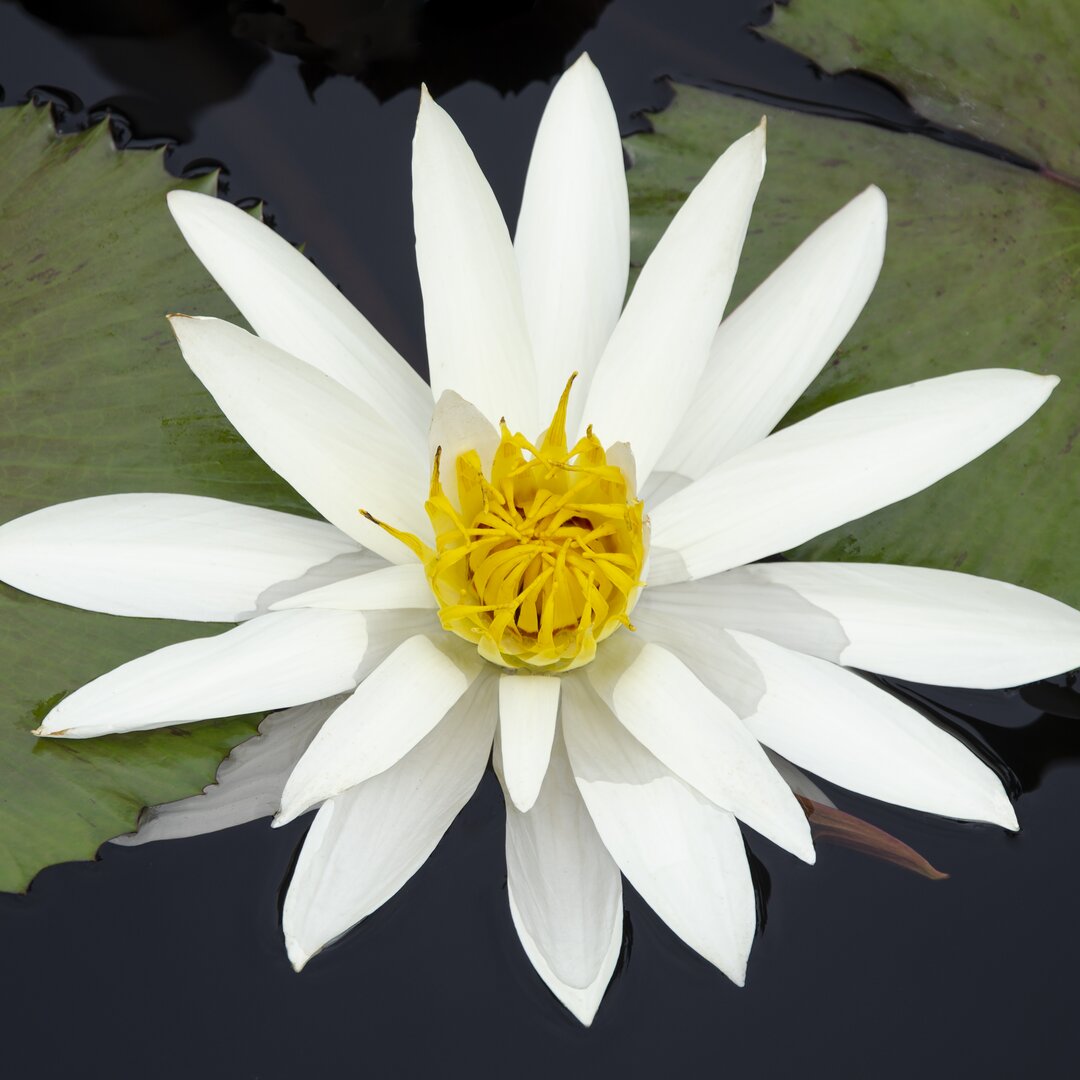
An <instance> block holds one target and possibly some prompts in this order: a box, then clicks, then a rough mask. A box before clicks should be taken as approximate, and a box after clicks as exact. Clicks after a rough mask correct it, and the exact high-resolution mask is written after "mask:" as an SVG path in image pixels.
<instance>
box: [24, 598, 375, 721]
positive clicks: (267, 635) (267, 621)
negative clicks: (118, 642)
mask: <svg viewBox="0 0 1080 1080" xmlns="http://www.w3.org/2000/svg"><path fill="white" fill-rule="evenodd" d="M367 647H368V631H367V622H366V619H365V616H363V615H362V614H360V613H359V612H351V611H279V612H273V613H271V614H269V615H260V616H259V617H258V618H257V619H252V620H251V621H250V622H246V623H243V624H242V625H240V626H238V627H236V628H235V629H234V630H227V631H225V633H223V634H218V635H217V636H216V637H209V638H199V639H197V640H195V641H182V642H180V643H179V644H177V645H168V646H166V647H165V648H164V649H158V650H157V651H156V652H152V653H149V654H148V655H146V656H141V657H139V658H138V659H137V660H132V661H131V662H130V663H127V664H123V665H122V666H120V667H118V668H116V669H115V670H114V671H110V672H109V673H108V674H107V675H102V676H101V678H99V679H95V680H94V681H93V682H91V683H87V684H86V685H85V686H83V687H81V688H80V689H78V690H76V691H75V692H74V693H73V694H69V695H68V696H67V697H66V698H64V699H63V701H61V702H60V704H59V705H57V706H56V708H55V709H53V710H52V712H50V713H49V715H48V716H46V717H45V721H44V723H43V724H42V725H41V727H40V728H39V729H38V731H37V732H36V734H40V735H62V736H63V737H65V738H68V739H88V738H92V737H94V736H97V735H108V734H110V733H112V732H116V731H145V730H147V729H149V728H159V727H167V726H168V725H170V724H186V723H189V722H191V721H193V720H208V719H210V718H212V717H217V716H236V715H239V714H241V713H253V712H264V711H265V710H267V709H280V708H283V707H285V706H289V705H302V704H304V703H305V702H308V701H317V700H319V699H320V698H325V697H330V696H331V695H332V694H339V693H341V692H343V691H345V690H351V689H352V688H353V687H354V686H355V685H356V680H357V673H358V671H359V670H360V666H361V663H362V661H363V659H364V653H365V651H366V649H367Z"/></svg>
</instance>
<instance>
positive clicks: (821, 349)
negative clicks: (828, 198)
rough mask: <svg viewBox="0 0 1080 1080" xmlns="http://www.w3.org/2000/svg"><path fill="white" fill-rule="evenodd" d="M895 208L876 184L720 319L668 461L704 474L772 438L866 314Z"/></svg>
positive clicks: (663, 463)
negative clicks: (889, 216)
mask: <svg viewBox="0 0 1080 1080" xmlns="http://www.w3.org/2000/svg"><path fill="white" fill-rule="evenodd" d="M887 218H888V207H887V205H886V202H885V196H884V195H883V194H882V193H881V191H880V190H879V189H878V188H876V187H870V188H867V190H866V191H864V192H863V193H862V194H861V195H858V196H856V197H855V198H854V199H852V200H851V202H849V203H848V204H847V206H845V207H844V208H843V209H842V210H840V211H838V212H837V213H835V214H834V215H833V216H832V217H831V218H829V220H828V221H826V222H825V224H824V225H822V226H820V227H819V228H818V229H817V230H816V231H815V232H814V233H812V234H811V235H810V236H809V237H808V238H807V239H806V240H805V241H804V242H803V243H802V244H801V245H800V246H799V247H798V248H797V249H796V250H795V252H794V253H793V254H792V255H790V256H789V257H788V258H787V259H786V260H785V261H784V262H783V263H781V264H780V266H779V267H778V268H777V269H776V270H775V271H774V272H773V273H772V274H771V275H770V276H769V277H768V278H767V279H766V280H765V281H764V282H763V283H762V284H761V285H759V286H758V288H757V289H755V290H754V292H753V293H751V294H750V296H749V297H748V298H747V299H746V300H745V301H743V303H742V304H740V305H739V307H738V308H736V309H735V311H733V312H732V313H731V314H730V315H729V316H728V317H727V318H726V319H724V321H723V322H722V323H721V324H720V329H719V330H718V331H717V332H716V337H715V338H713V342H712V350H711V352H710V355H709V363H708V366H707V367H706V369H705V374H704V375H703V376H702V378H701V382H700V383H699V384H698V387H697V391H696V392H695V394H694V398H693V402H692V403H691V405H690V408H689V410H688V411H687V413H686V416H685V417H684V419H683V421H682V423H681V424H680V425H679V429H678V431H677V432H676V433H675V436H674V438H673V439H672V440H671V442H670V443H669V444H668V446H667V448H666V449H665V451H664V453H663V455H662V457H661V459H660V466H659V467H660V468H661V469H666V470H670V471H672V472H676V473H681V474H682V475H684V476H688V477H691V478H697V477H699V476H703V475H704V474H705V473H707V472H708V471H709V469H711V468H712V467H713V466H714V465H718V464H719V463H720V462H721V461H724V460H725V459H727V458H729V457H731V456H732V455H733V454H737V453H738V452H739V451H740V450H745V449H746V447H748V446H752V445H753V444H754V443H756V442H759V441H760V440H761V439H764V438H765V436H766V435H768V434H769V432H770V431H772V429H773V428H774V427H776V425H777V424H778V423H779V422H780V420H781V419H782V418H783V417H784V414H785V413H786V412H787V411H788V409H790V408H791V406H792V405H794V404H795V402H796V401H797V400H798V399H799V396H800V395H801V394H802V392H803V391H804V390H805V389H806V388H807V387H808V386H809V385H810V383H811V382H812V380H813V378H814V376H815V375H817V373H818V372H819V371H820V370H821V369H822V368H823V367H824V366H825V364H826V363H827V361H828V359H829V357H830V356H832V354H833V353H834V352H835V351H836V349H837V347H838V346H839V345H840V343H841V342H842V341H843V340H844V338H845V337H846V336H847V333H848V331H849V330H850V329H851V327H852V326H853V325H854V324H855V320H856V319H857V318H858V317H859V313H860V312H861V311H862V309H863V306H864V305H865V303H866V301H867V299H868V298H869V296H870V293H871V291H872V290H873V288H874V283H875V282H876V281H877V277H878V271H879V270H880V269H881V260H882V257H883V255H884V254H885V224H886V220H887Z"/></svg>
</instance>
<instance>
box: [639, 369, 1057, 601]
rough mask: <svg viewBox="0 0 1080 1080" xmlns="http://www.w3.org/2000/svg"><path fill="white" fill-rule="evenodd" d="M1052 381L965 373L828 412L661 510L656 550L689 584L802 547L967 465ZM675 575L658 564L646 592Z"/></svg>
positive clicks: (757, 448)
mask: <svg viewBox="0 0 1080 1080" xmlns="http://www.w3.org/2000/svg"><path fill="white" fill-rule="evenodd" d="M1057 384H1058V379H1057V377H1056V376H1053V375H1046V376H1043V375H1031V374H1029V373H1028V372H1026V371H1015V370H1009V369H1003V368H997V369H988V370H983V371H962V372H958V373H957V374H955V375H943V376H941V377H940V378H937V379H926V380H924V381H923V382H917V383H912V384H911V385H909V386H900V387H897V388H895V389H893V390H882V391H880V392H878V393H876V394H866V395H864V396H863V397H860V398H855V399H854V400H852V401H844V402H841V403H840V404H839V405H833V406H832V407H830V408H828V409H823V410H822V411H821V412H819V413H815V415H813V416H811V417H809V418H807V419H806V420H803V421H801V422H800V423H798V424H793V425H792V426H791V427H789V428H785V429H784V430H783V431H779V432H777V433H776V434H775V435H771V436H770V437H769V438H767V439H765V440H764V441H763V442H759V443H756V444H755V445H754V446H751V447H750V448H749V449H748V450H744V451H742V453H740V454H736V455H735V456H734V457H733V458H729V459H728V460H727V461H725V462H723V463H722V464H720V465H718V466H717V467H716V468H714V469H712V470H711V471H710V472H708V473H706V474H705V476H703V477H702V478H701V479H700V480H695V481H694V483H692V484H690V485H689V486H688V487H686V488H684V489H683V490H682V491H680V492H679V493H678V494H677V495H673V496H672V497H671V498H670V499H668V500H667V501H666V502H664V503H662V504H661V505H660V506H658V507H656V509H655V510H654V511H653V512H652V544H653V548H654V549H656V548H661V549H667V550H670V551H674V552H677V553H678V555H679V558H680V559H681V563H682V570H683V576H684V577H691V578H699V577H705V576H707V575H709V574H716V573H719V572H720V571H721V570H727V569H729V568H730V567H733V566H741V565H742V564H744V563H748V562H753V561H754V560H755V559H760V558H761V557H762V556H764V555H772V554H774V553H775V552H778V551H783V550H785V549H786V548H790V547H793V546H794V545H795V544H801V543H802V542H803V541H804V540H809V539H810V538H811V537H814V536H817V535H818V534H819V533H823V532H825V531H826V530H827V529H831V528H834V527H836V526H838V525H843V524H844V523H845V522H848V521H852V520H854V519H855V518H858V517H862V516H863V515H864V514H869V513H871V512H872V511H874V510H877V509H880V508H881V507H883V506H888V505H889V504H890V503H894V502H897V501H898V500H900V499H904V498H907V496H909V495H914V494H915V492H917V491H921V490H922V489H923V488H925V487H929V486H930V485H931V484H933V483H935V482H936V481H938V480H940V479H941V478H942V477H943V476H947V475H948V474H949V473H951V472H953V471H955V470H956V469H959V468H960V467H961V466H962V465H966V464H967V463H968V462H969V461H971V460H972V459H973V458H976V457H978V456H979V455H980V454H981V453H983V452H984V451H986V450H988V449H989V448H990V447H991V446H993V445H994V444H995V443H996V442H999V441H1000V440H1001V439H1003V438H1005V436H1006V435H1008V434H1009V433H1010V432H1011V431H1013V430H1014V429H1015V428H1017V427H1019V426H1020V425H1021V424H1022V423H1023V422H1024V421H1025V420H1027V419H1028V417H1030V416H1031V414H1032V413H1034V412H1035V410H1036V409H1038V408H1039V406H1040V405H1042V403H1043V402H1044V401H1045V400H1046V399H1047V397H1048V396H1049V394H1050V392H1051V391H1052V390H1053V389H1054V387H1055V386H1056V385H1057ZM661 567H663V570H664V572H665V576H664V577H663V578H661V577H660V576H659V570H660V569H661ZM672 573H673V567H672V564H670V563H666V562H665V563H661V562H660V561H659V560H657V561H656V562H654V564H653V566H652V572H651V575H650V579H649V584H650V585H660V584H664V583H665V582H666V581H670V580H672V577H671V576H670V575H671V574H672Z"/></svg>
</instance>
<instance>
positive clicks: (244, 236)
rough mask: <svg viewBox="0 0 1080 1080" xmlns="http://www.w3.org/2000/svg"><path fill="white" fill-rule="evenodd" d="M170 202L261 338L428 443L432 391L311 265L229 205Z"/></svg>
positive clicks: (175, 198) (183, 196) (180, 197)
mask: <svg viewBox="0 0 1080 1080" xmlns="http://www.w3.org/2000/svg"><path fill="white" fill-rule="evenodd" d="M168 199H169V209H170V210H171V211H172V215H173V217H174V218H175V219H176V223H177V224H178V225H179V226H180V231H181V232H183V234H184V239H185V240H187V242H188V244H190V245H191V249H192V251H194V252H195V254H196V255H197V256H198V258H199V261H200V262H201V263H202V264H203V266H205V267H206V269H207V270H209V271H210V273H211V274H212V275H213V276H214V278H215V280H216V281H217V283H218V284H219V285H220V286H221V287H222V288H223V289H224V290H225V292H226V293H228V294H229V298H230V299H231V300H232V302H233V303H234V304H235V305H236V306H237V307H238V308H239V309H240V313H241V314H242V315H243V316H244V318H245V319H247V321H248V322H249V323H250V324H251V327H252V329H253V330H254V331H255V333H256V334H258V335H259V337H261V338H264V339H265V340H267V341H269V342H271V343H272V344H274V345H277V346H278V348H280V349H284V350H285V352H287V353H290V354H291V355H293V356H295V357H297V358H298V359H300V360H303V361H304V362H305V363H306V364H310V365H311V366H312V367H314V368H318V370H319V371H322V372H324V373H325V374H326V375H329V376H330V378H332V379H333V380H335V381H336V382H338V383H340V384H341V385H342V386H344V387H347V388H348V389H349V390H350V391H352V393H354V394H355V395H356V396H357V397H359V398H361V399H362V400H364V401H366V402H367V403H368V404H369V405H371V406H372V407H373V408H374V409H375V410H376V411H377V412H378V413H379V415H380V416H383V417H385V418H386V421H387V423H388V424H389V426H391V427H403V428H405V429H406V430H408V431H409V432H410V434H411V436H412V437H413V438H414V440H415V441H417V442H418V443H419V442H421V441H422V438H423V435H424V433H425V431H426V429H427V423H428V419H429V417H430V416H431V405H432V400H431V390H430V389H429V387H428V386H427V384H426V383H425V382H424V380H423V379H422V378H420V376H419V375H417V374H416V372H415V371H413V370H412V368H410V367H409V365H408V364H407V363H406V362H405V361H404V360H403V359H402V358H401V357H400V356H399V355H398V354H397V352H396V351H395V350H394V348H393V347H392V346H391V345H390V344H389V342H387V341H386V339H385V338H384V337H383V336H382V335H381V334H380V333H379V332H378V331H377V330H376V329H375V328H374V327H373V326H372V325H371V323H369V322H368V321H367V319H365V318H364V316H363V315H361V314H360V312H359V311H357V310H356V308H354V307H353V306H352V304H350V303H349V301H348V300H346V299H345V297H344V296H342V295H341V293H340V292H338V290H337V289H336V288H335V287H334V286H333V285H331V284H330V282H329V281H327V280H326V278H325V277H324V276H323V275H322V274H321V273H320V272H319V271H318V270H317V269H316V268H315V266H314V265H313V264H312V263H311V262H310V260H308V259H307V258H306V257H305V256H304V255H302V254H301V253H300V252H299V251H297V250H296V249H295V248H294V247H293V246H292V245H291V244H289V243H288V242H287V241H286V240H284V239H283V238H282V237H280V236H278V235H277V234H276V233H275V232H274V231H273V230H272V229H269V228H267V227H266V226H265V225H263V224H261V223H260V222H258V221H257V220H256V219H255V218H253V217H252V216H251V215H250V214H248V213H245V212H244V211H243V210H241V209H239V208H238V207H236V206H233V205H232V204H231V203H228V202H225V201H224V200H222V199H215V198H213V197H212V196H209V195H200V194H198V193H196V192H193V191H171V192H169V196H168Z"/></svg>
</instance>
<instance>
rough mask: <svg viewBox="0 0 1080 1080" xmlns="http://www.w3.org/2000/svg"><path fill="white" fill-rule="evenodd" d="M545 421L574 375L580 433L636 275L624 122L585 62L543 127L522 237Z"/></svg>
mask: <svg viewBox="0 0 1080 1080" xmlns="http://www.w3.org/2000/svg"><path fill="white" fill-rule="evenodd" d="M514 252H515V254H516V255H517V263H518V269H519V271H520V273H521V292H522V296H523V297H524V301H525V316H526V319H527V320H528V325H529V337H530V338H531V340H532V347H533V359H534V361H535V363H536V378H537V384H538V385H537V389H538V391H539V395H540V416H541V418H546V417H548V416H550V415H551V414H552V413H553V412H554V411H555V406H556V405H557V404H558V401H559V395H560V394H561V393H562V391H563V387H565V385H566V380H567V379H568V378H569V377H570V375H571V373H572V372H574V371H576V372H578V373H579V376H580V378H579V382H578V385H577V388H576V393H573V394H571V395H570V405H569V408H568V409H567V430H568V431H570V432H571V433H572V432H575V431H577V429H578V424H579V423H580V420H581V411H582V406H583V404H584V397H585V394H586V393H587V391H588V387H589V382H590V380H591V378H592V373H593V371H594V370H595V368H596V365H597V362H598V361H599V359H600V354H601V353H602V352H603V351H604V346H605V345H606V344H607V341H608V338H609V337H610V336H611V332H612V330H614V329H615V324H616V323H617V322H618V321H619V312H620V311H622V304H623V298H624V297H625V296H626V279H627V275H628V273H629V269H630V205H629V200H628V198H627V193H626V170H625V167H624V165H623V149H622V140H621V139H620V138H619V122H618V119H617V118H616V116H615V109H614V107H613V106H612V104H611V98H610V97H609V96H608V92H607V87H606V86H604V80H603V78H602V76H601V75H600V72H599V71H597V70H596V67H595V65H594V64H593V62H592V61H591V60H590V59H589V57H588V55H587V54H582V56H581V58H580V59H579V60H578V61H577V62H576V63H575V64H574V65H573V66H572V67H571V68H570V69H569V70H568V71H567V72H566V74H565V75H563V76H562V78H561V79H559V81H558V82H557V83H556V84H555V89H554V90H552V92H551V96H550V97H549V98H548V103H547V107H546V108H545V109H544V115H543V117H542V118H541V120H540V127H539V129H538V130H537V132H536V142H535V143H534V144H533V150H532V157H531V158H530V160H529V172H528V175H527V176H526V178H525V194H524V195H523V196H522V200H521V214H520V215H519V217H518V224H517V232H516V233H515V236H514Z"/></svg>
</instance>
